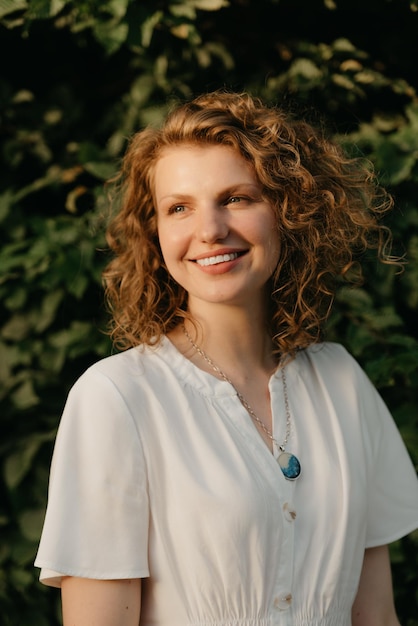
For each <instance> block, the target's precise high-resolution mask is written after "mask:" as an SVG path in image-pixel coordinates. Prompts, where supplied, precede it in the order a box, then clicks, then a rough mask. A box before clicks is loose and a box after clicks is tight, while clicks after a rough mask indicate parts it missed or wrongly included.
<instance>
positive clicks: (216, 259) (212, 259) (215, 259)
mask: <svg viewBox="0 0 418 626" xmlns="http://www.w3.org/2000/svg"><path fill="white" fill-rule="evenodd" d="M237 257H238V252H233V253H232V254H217V255H216V256H209V257H207V258H206V259H198V260H197V261H196V263H197V264H198V265H216V264H217V263H225V261H233V260H234V259H236V258H237Z"/></svg>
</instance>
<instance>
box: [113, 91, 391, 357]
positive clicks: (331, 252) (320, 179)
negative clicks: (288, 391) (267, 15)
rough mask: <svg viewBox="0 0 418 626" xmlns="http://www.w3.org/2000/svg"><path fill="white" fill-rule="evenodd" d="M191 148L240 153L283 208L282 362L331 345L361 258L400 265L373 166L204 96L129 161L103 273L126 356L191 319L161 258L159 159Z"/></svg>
mask: <svg viewBox="0 0 418 626" xmlns="http://www.w3.org/2000/svg"><path fill="white" fill-rule="evenodd" d="M182 144H192V145H198V146H205V145H223V146H230V147H232V148H233V149H235V150H237V152H239V153H240V154H241V155H242V156H243V157H244V158H245V159H246V160H247V161H248V162H249V163H250V164H251V165H252V166H253V168H254V171H255V173H256V176H257V178H258V180H259V182H260V184H261V185H262V188H263V195H264V197H265V198H267V199H268V200H269V202H270V203H271V205H272V207H273V210H274V211H275V214H276V216H277V230H278V235H279V237H280V245H281V253H280V260H279V262H278V265H277V267H276V269H275V271H274V273H273V275H272V276H271V278H270V280H269V282H268V285H267V297H268V303H269V305H268V311H267V317H268V319H267V323H268V326H269V332H270V335H271V337H272V340H273V343H274V347H275V351H277V353H278V354H282V355H284V354H285V355H292V354H294V353H295V352H296V351H297V350H299V349H302V348H305V347H306V346H308V345H310V344H312V343H315V342H318V341H320V340H321V339H322V330H323V326H324V323H325V321H326V319H327V317H328V315H329V312H330V307H331V305H332V302H333V299H334V295H335V292H336V289H337V288H338V285H339V284H341V282H345V283H347V282H349V283H357V282H358V281H359V280H360V279H361V268H360V266H359V263H358V260H359V255H360V254H361V253H363V252H364V251H366V250H367V249H370V248H372V249H376V250H377V253H378V257H379V258H380V260H382V261H383V262H386V263H395V262H396V261H395V260H394V259H393V258H392V257H390V255H389V251H390V239H391V238H390V232H389V231H388V229H387V228H386V227H384V226H383V225H381V224H380V222H379V219H380V217H381V215H383V214H384V213H385V212H386V211H387V210H389V209H390V208H391V206H392V198H391V197H390V195H389V194H388V193H387V192H386V191H385V190H384V189H382V188H381V187H379V185H378V183H377V180H376V176H375V174H374V172H373V168H372V166H371V164H370V163H369V162H367V161H366V160H364V159H360V158H350V157H348V156H347V155H345V153H344V151H343V150H342V149H341V148H340V147H339V146H338V145H337V144H336V143H335V142H333V141H331V140H329V139H328V138H327V137H326V136H325V133H324V132H323V131H322V130H321V129H317V128H315V127H313V126H312V125H310V124H308V123H307V122H305V121H303V120H299V119H297V118H295V117H294V116H293V115H292V114H290V113H288V112H285V111H284V110H282V109H280V108H278V107H275V106H268V105H266V104H264V103H263V102H262V101H261V100H260V99H258V98H254V97H252V96H250V95H249V94H246V93H243V94H240V93H231V92H227V91H215V92H213V93H209V94H205V95H201V96H199V97H197V98H195V99H194V100H192V101H191V102H188V103H185V104H181V105H179V106H177V107H176V108H175V109H174V110H173V111H172V112H171V113H170V114H169V115H168V116H167V119H166V120H165V122H164V124H163V125H162V127H161V128H159V129H155V128H146V129H145V130H142V131H140V132H138V133H137V134H135V135H134V136H133V138H132V139H131V141H130V144H129V146H128V149H127V152H126V155H125V157H124V159H123V163H122V167H121V171H120V174H119V176H118V178H117V181H116V182H117V197H118V202H119V209H118V212H117V214H116V216H115V217H114V218H113V220H112V221H111V223H110V225H109V227H108V232H107V240H108V244H109V246H110V249H111V250H112V252H113V258H112V260H111V261H110V263H109V264H108V266H107V268H106V269H105V271H104V274H103V277H104V283H105V293H106V298H107V302H108V304H109V307H110V312H111V317H112V321H111V330H110V333H111V336H112V338H113V340H114V342H115V345H116V346H117V347H118V348H120V349H127V348H129V347H133V346H135V345H138V344H154V343H156V342H158V341H159V339H160V338H161V336H162V335H165V334H166V333H167V332H169V331H170V330H172V329H173V328H174V327H175V326H176V325H177V324H178V323H179V322H180V321H181V320H182V319H184V318H186V317H187V316H188V314H187V293H186V291H185V290H184V289H183V288H182V287H181V286H180V285H178V284H177V283H176V282H175V281H174V280H173V278H172V277H171V276H170V274H169V273H168V271H167V268H166V266H165V264H164V260H163V257H162V254H161V250H160V246H159V241H158V234H157V221H156V211H155V206H154V198H153V173H154V168H155V164H156V162H157V160H158V159H159V157H160V156H161V154H162V152H163V151H164V149H165V148H167V147H169V146H176V145H182Z"/></svg>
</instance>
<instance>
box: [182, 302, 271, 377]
mask: <svg viewBox="0 0 418 626" xmlns="http://www.w3.org/2000/svg"><path fill="white" fill-rule="evenodd" d="M210 309H212V310H210ZM190 312H191V313H192V320H193V322H194V324H192V323H190V322H189V321H187V320H186V322H185V327H186V329H187V331H188V333H189V334H190V336H191V337H192V338H193V340H194V341H195V342H196V344H198V345H199V346H200V348H202V349H203V350H204V351H205V352H206V353H207V354H208V355H209V356H210V357H211V359H212V360H213V361H214V362H215V363H217V364H218V365H219V366H220V367H222V368H223V369H225V370H226V371H229V372H235V375H236V376H237V377H238V378H240V379H245V378H247V377H248V376H249V373H251V374H252V375H254V373H255V372H256V371H258V372H265V373H267V374H271V373H272V371H273V370H274V369H275V367H276V366H277V359H275V358H274V356H273V346H272V341H271V338H270V337H269V335H268V333H267V330H266V324H265V321H264V315H261V314H260V312H259V311H258V312H257V310H254V309H253V310H251V311H247V310H243V309H242V308H236V309H234V308H231V307H222V306H219V305H216V306H214V307H206V308H205V314H204V315H201V314H198V313H197V312H196V311H190ZM173 335H175V336H174V339H177V345H179V343H180V345H181V344H182V342H184V339H185V337H184V335H183V332H182V330H181V328H179V329H177V330H176V331H174V333H173ZM182 347H183V348H186V352H187V351H188V349H189V346H188V345H187V342H186V345H185V346H184V345H183V346H182ZM182 351H184V350H182Z"/></svg>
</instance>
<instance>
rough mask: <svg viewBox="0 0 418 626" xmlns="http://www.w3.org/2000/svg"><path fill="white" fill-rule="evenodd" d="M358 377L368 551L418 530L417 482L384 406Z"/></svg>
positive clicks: (372, 388)
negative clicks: (367, 479) (366, 483)
mask: <svg viewBox="0 0 418 626" xmlns="http://www.w3.org/2000/svg"><path fill="white" fill-rule="evenodd" d="M361 377H362V380H360V385H359V386H360V389H361V392H362V393H361V395H360V402H361V404H362V415H363V420H362V422H363V424H364V425H367V431H368V432H367V436H366V440H367V441H368V442H369V445H368V446H367V448H368V449H367V450H366V452H367V456H368V457H369V458H368V459H367V460H368V461H369V476H370V489H369V492H368V516H367V535H366V547H367V548H371V547H375V546H379V545H385V544H387V543H390V542H392V541H395V540H397V539H399V538H400V537H403V536H404V535H407V534H408V533H409V532H411V531H412V530H414V529H415V528H417V527H418V480H417V473H416V470H415V468H414V466H413V465H412V462H411V459H410V457H409V455H408V452H407V450H406V447H405V444H404V442H403V440H402V438H401V435H400V433H399V431H398V429H397V426H396V424H395V422H394V420H393V418H392V416H391V415H390V413H389V411H388V409H387V407H386V405H385V403H384V402H383V400H382V398H381V397H380V395H379V394H378V392H377V391H376V389H375V388H374V387H373V385H372V383H371V382H370V381H369V379H368V378H367V376H366V375H365V374H364V372H363V371H361ZM367 460H366V462H367Z"/></svg>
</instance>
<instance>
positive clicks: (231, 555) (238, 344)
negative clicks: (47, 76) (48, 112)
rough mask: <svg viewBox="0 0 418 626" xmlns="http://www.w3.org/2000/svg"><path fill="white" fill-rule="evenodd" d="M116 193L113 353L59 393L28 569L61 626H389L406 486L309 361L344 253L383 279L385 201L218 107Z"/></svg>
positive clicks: (369, 408) (252, 119)
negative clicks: (51, 595) (44, 500)
mask: <svg viewBox="0 0 418 626" xmlns="http://www.w3.org/2000/svg"><path fill="white" fill-rule="evenodd" d="M121 191H122V199H121V206H120V210H119V213H118V215H117V216H116V217H115V219H114V221H113V223H112V224H111V225H110V228H109V243H110V247H111V249H112V250H113V252H114V258H113V260H112V261H111V262H110V264H109V266H108V268H107V269H106V272H105V282H106V290H107V296H108V299H109V302H110V306H111V311H112V316H113V331H112V332H113V337H114V340H115V342H116V343H117V345H118V346H119V347H121V348H122V349H123V351H122V352H121V353H120V354H117V355H114V356H111V357H110V358H107V359H104V360H102V361H101V362H99V363H97V364H95V365H94V366H93V367H92V368H90V369H89V370H88V371H87V372H86V373H85V374H84V375H83V376H82V377H81V378H80V379H79V380H78V381H77V383H76V384H75V386H74V388H73V389H72V391H71V392H70V395H69V398H68V401H67V405H66V408H65V411H64V415H63V418H62V421H61V424H60V429H59V434H58V437H57V442H56V448H55V452H54V459H53V465H52V474H51V483H50V494H49V504H48V512H47V515H46V521H45V527H44V531H43V537H42V540H41V545H40V549H39V554H38V557H37V561H36V564H37V565H38V566H39V567H41V568H42V572H41V580H43V582H45V583H46V584H50V585H55V586H61V587H62V600H63V615H64V624H65V626H67V625H68V626H70V625H71V626H87V625H89V626H94V625H96V624H97V625H99V624H100V626H111V625H112V626H113V625H117V626H131V625H132V626H133V625H135V626H138V624H139V623H140V624H141V626H143V625H144V626H145V625H150V624H155V625H158V626H183V625H184V626H186V624H187V625H198V624H199V625H202V626H203V625H205V626H207V625H209V624H211V625H218V624H219V625H221V624H222V625H232V624H234V625H241V624H242V625H245V626H249V625H251V626H253V625H254V626H256V625H257V626H266V625H267V624H269V625H270V624H280V625H282V624H283V625H284V624H286V625H292V626H302V625H303V626H349V625H350V624H353V625H355V626H363V625H367V626H395V625H397V624H398V621H397V618H396V614H395V609H394V605H393V593H392V584H391V574H390V564H389V558H388V549H387V544H388V543H389V542H391V541H394V540H396V539H398V538H399V537H401V536H402V535H404V534H407V533H408V532H410V531H411V530H413V529H414V528H416V527H417V526H418V484H417V480H416V474H415V472H414V469H413V467H412V464H411V462H410V460H409V457H408V455H407V454H406V451H405V448H404V446H403V443H402V441H401V438H400V436H399V433H398V431H397V430H396V427H395V425H394V423H393V421H392V419H391V417H390V416H389V414H388V412H387V409H386V407H385V406H384V404H383V402H382V400H381V399H380V397H379V396H378V394H377V392H376V391H375V390H374V388H373V387H372V385H371V384H370V382H369V381H368V379H367V378H366V376H365V374H364V373H363V371H362V370H361V369H360V368H359V366H358V365H357V364H356V363H355V362H354V361H353V359H352V358H351V357H350V356H349V355H348V354H347V353H346V352H345V350H344V349H343V348H342V347H341V346H339V345H336V344H332V343H326V342H323V340H322V328H323V325H324V322H325V320H326V318H327V316H328V313H329V309H330V305H331V303H332V298H333V294H334V292H335V289H336V287H337V285H338V282H340V281H341V279H345V280H346V281H355V280H356V279H358V271H356V261H357V259H358V255H359V253H360V252H361V251H364V250H366V249H367V248H370V247H371V248H373V247H374V248H377V249H378V252H379V254H380V257H381V259H382V260H383V261H385V262H393V261H391V259H390V258H388V257H387V256H385V255H384V250H385V248H386V247H387V246H386V244H387V235H386V233H385V230H384V228H383V227H382V226H380V225H379V223H378V218H379V215H380V214H381V213H383V212H384V211H385V210H387V209H388V208H390V199H388V197H387V196H386V195H385V194H384V192H383V191H381V190H379V189H378V188H377V187H376V186H375V181H374V178H373V174H372V172H371V171H370V169H368V168H365V166H364V164H363V163H360V162H358V161H357V160H351V159H348V158H346V157H345V156H344V155H343V154H342V152H341V151H340V149H338V148H337V147H336V146H335V145H333V144H332V143H331V142H329V141H328V140H327V139H326V138H324V137H323V136H322V135H321V133H319V132H317V131H316V130H314V129H313V128H311V127H310V126H309V125H308V124H306V123H304V122H298V121H296V120H294V119H292V117H291V116H288V115H285V114H284V113H283V112H282V111H280V110H278V109H275V108H269V107H266V106H264V105H263V104H262V103H261V102H260V101H258V100H256V99H253V98H251V97H250V96H248V95H245V94H233V93H224V92H215V93H212V94H208V95H205V96H201V97H199V98H197V99H196V100H194V101H193V102H191V103H188V104H185V105H182V106H180V107H178V108H177V109H175V110H174V111H173V112H172V113H171V114H170V115H169V117H168V119H167V120H166V122H165V124H164V125H163V127H162V128H161V129H159V130H156V129H146V130H144V131H142V132H140V133H138V134H137V135H136V136H135V137H134V138H133V140H132V141H131V144H130V146H129V149H128V151H127V155H126V157H125V160H124V164H123V168H122V173H121ZM128 348H130V349H128ZM395 460H396V471H394V461H395Z"/></svg>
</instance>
